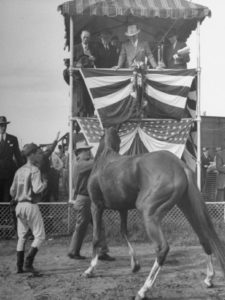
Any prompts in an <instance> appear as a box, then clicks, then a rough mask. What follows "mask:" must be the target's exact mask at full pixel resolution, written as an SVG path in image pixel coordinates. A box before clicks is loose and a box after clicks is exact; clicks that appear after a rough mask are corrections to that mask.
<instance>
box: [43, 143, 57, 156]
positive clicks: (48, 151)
mask: <svg viewBox="0 0 225 300" xmlns="http://www.w3.org/2000/svg"><path fill="white" fill-rule="evenodd" d="M56 145H57V141H54V142H53V143H52V144H51V146H50V147H49V148H48V149H47V150H46V151H45V152H44V156H45V157H49V156H50V155H51V154H52V152H53V151H54V150H55V147H56Z"/></svg>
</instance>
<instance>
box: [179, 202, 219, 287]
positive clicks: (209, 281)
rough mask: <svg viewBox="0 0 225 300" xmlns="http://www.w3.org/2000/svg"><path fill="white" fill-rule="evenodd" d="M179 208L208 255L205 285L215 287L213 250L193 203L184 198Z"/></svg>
mask: <svg viewBox="0 0 225 300" xmlns="http://www.w3.org/2000/svg"><path fill="white" fill-rule="evenodd" d="M196 201H197V199H196ZM177 206H178V207H179V208H180V210H181V211H182V212H183V214H184V215H185V217H186V218H187V220H188V221H189V223H190V225H191V226H192V228H193V230H194V231H195V233H196V234H197V236H198V238H199V242H200V244H201V245H202V247H203V249H204V251H205V253H206V254H207V270H206V272H207V275H206V278H205V280H204V283H205V284H206V286H207V287H213V278H214V275H215V272H214V268H213V264H212V249H211V246H210V243H209V241H208V238H207V237H206V236H205V234H204V232H203V230H202V229H201V226H199V223H198V220H197V219H196V217H195V214H194V212H193V211H192V208H191V203H189V201H188V198H183V199H182V200H181V201H180V202H178V203H177Z"/></svg>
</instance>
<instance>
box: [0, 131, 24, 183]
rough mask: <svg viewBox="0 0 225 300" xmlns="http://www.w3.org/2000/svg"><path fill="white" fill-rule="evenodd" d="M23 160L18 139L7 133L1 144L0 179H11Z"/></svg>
mask: <svg viewBox="0 0 225 300" xmlns="http://www.w3.org/2000/svg"><path fill="white" fill-rule="evenodd" d="M22 164H23V160H22V156H21V152H20V149H19V144H18V140H17V137H15V136H14V135H11V134H8V133H6V139H5V141H4V142H1V143H0V179H10V178H12V177H13V176H14V174H15V171H16V170H17V168H19V167H20V166H22Z"/></svg>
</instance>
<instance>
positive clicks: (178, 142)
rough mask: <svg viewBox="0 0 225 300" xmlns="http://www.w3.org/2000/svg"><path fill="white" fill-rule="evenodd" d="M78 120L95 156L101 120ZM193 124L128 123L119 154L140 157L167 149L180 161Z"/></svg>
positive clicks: (185, 121) (121, 132) (123, 128)
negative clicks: (137, 140) (144, 153)
mask: <svg viewBox="0 0 225 300" xmlns="http://www.w3.org/2000/svg"><path fill="white" fill-rule="evenodd" d="M77 121H78V124H79V125H80V127H81V130H82V132H83V134H84V136H85V138H86V140H87V142H88V143H89V144H90V145H91V146H93V154H94V155H95V153H96V151H97V148H98V143H99V140H100V138H101V136H102V135H103V133H104V131H103V129H102V128H101V126H100V123H99V121H98V119H96V118H77ZM192 124H193V120H192V119H182V120H180V121H177V120H171V119H169V120H166V119H164V120H153V119H152V120H141V121H136V120H134V121H128V122H125V123H123V124H121V126H120V128H119V135H120V138H121V145H120V153H121V154H130V153H132V154H140V153H143V152H153V151H160V150H168V151H170V152H172V153H174V154H175V155H177V156H178V157H179V158H180V157H181V156H182V153H183V151H184V147H185V143H186V141H187V138H188V135H189V132H190V129H191V126H192ZM137 137H138V139H139V145H138V147H137V145H136V143H135V141H136V138H137ZM134 148H135V152H134V150H133V149H134Z"/></svg>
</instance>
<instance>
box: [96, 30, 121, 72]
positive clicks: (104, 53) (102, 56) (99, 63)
mask: <svg viewBox="0 0 225 300" xmlns="http://www.w3.org/2000/svg"><path fill="white" fill-rule="evenodd" d="M110 40H111V32H110V31H109V30H107V29H105V30H103V31H102V32H101V34H100V43H99V44H98V47H97V49H98V52H97V57H96V63H95V65H96V67H97V68H112V67H114V66H115V65H116V64H117V62H118V55H117V52H116V47H115V46H113V45H112V44H111V42H110Z"/></svg>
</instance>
